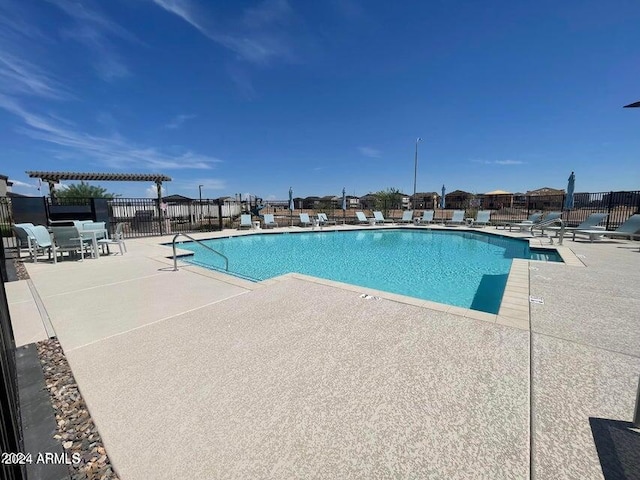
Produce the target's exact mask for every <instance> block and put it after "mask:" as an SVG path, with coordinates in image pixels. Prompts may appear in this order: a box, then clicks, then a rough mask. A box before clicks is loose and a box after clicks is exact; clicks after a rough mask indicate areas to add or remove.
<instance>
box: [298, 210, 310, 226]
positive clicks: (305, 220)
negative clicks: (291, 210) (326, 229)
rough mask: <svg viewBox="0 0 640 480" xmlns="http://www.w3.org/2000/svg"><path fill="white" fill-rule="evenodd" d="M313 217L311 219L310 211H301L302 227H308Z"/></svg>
mask: <svg viewBox="0 0 640 480" xmlns="http://www.w3.org/2000/svg"><path fill="white" fill-rule="evenodd" d="M311 223H312V222H311V219H309V214H308V213H301V214H300V226H301V227H308V226H309V225H311Z"/></svg>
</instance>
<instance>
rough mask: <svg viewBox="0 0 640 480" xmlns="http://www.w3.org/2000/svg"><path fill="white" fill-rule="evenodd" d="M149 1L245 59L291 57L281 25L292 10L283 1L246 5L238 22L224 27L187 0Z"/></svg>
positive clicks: (263, 61)
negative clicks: (248, 6) (252, 5)
mask: <svg viewBox="0 0 640 480" xmlns="http://www.w3.org/2000/svg"><path fill="white" fill-rule="evenodd" d="M152 1H153V2H154V3H155V4H156V5H158V6H159V7H161V8H163V9H164V10H166V11H168V12H170V13H173V14H174V15H176V16H178V17H180V18H181V19H183V20H184V21H185V22H187V23H189V24H190V25H191V26H192V27H194V28H195V29H197V30H198V31H199V32H200V33H202V34H203V35H204V36H206V37H207V38H209V39H210V40H212V41H214V42H216V43H217V44H219V45H221V46H223V47H224V48H227V49H228V50H231V51H232V52H234V53H235V54H237V55H238V57H239V58H241V59H242V60H245V61H247V62H250V63H254V64H268V63H270V62H271V61H272V60H274V59H289V60H290V59H291V58H292V57H293V53H292V45H293V41H292V39H291V38H290V36H289V35H288V34H287V33H286V31H285V30H284V29H283V28H282V27H283V26H284V25H286V24H287V23H288V22H289V21H291V20H292V13H293V12H292V9H291V7H290V6H289V4H288V2H287V1H286V0H266V1H264V2H262V3H261V4H260V5H258V6H256V7H252V8H247V9H245V10H244V12H243V15H242V16H241V20H240V21H235V22H227V24H228V26H226V27H224V28H223V27H221V26H219V25H214V23H213V21H212V20H211V19H210V18H209V17H208V16H207V14H205V13H204V12H203V11H201V10H199V9H198V7H197V6H196V5H195V3H194V2H192V1H190V0H152Z"/></svg>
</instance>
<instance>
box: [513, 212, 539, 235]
mask: <svg viewBox="0 0 640 480" xmlns="http://www.w3.org/2000/svg"><path fill="white" fill-rule="evenodd" d="M541 218H542V213H532V214H531V215H529V218H527V219H526V220H525V221H523V222H516V223H507V224H506V225H505V227H506V226H508V227H509V231H511V228H512V227H518V228H519V229H520V231H521V232H524V231H525V230H531V227H532V226H533V225H535V224H536V223H539V222H540V219H541Z"/></svg>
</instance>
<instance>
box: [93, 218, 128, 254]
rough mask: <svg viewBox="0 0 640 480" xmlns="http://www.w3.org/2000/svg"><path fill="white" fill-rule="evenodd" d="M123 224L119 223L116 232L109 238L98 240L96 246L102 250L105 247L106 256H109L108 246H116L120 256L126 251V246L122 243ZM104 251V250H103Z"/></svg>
mask: <svg viewBox="0 0 640 480" xmlns="http://www.w3.org/2000/svg"><path fill="white" fill-rule="evenodd" d="M123 230H124V223H119V224H117V225H116V231H115V232H114V233H113V235H111V238H103V239H100V240H98V245H102V247H103V248H104V247H105V246H106V247H107V254H108V255H111V251H110V250H109V245H118V247H119V248H120V255H124V254H125V252H126V251H127V245H125V243H124V232H123ZM103 251H104V250H103Z"/></svg>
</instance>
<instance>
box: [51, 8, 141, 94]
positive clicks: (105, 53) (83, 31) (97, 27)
mask: <svg viewBox="0 0 640 480" xmlns="http://www.w3.org/2000/svg"><path fill="white" fill-rule="evenodd" d="M49 1H50V3H53V5H55V6H56V7H58V8H60V9H61V10H62V11H63V12H65V13H66V14H67V15H68V16H69V17H71V18H72V19H73V20H74V27H73V28H67V29H63V30H62V31H61V33H62V35H63V36H64V37H67V38H70V39H72V40H74V41H77V42H78V43H80V44H81V45H82V46H84V47H86V48H87V49H89V51H90V52H91V62H92V64H93V67H94V69H95V71H96V73H97V74H98V75H99V76H100V77H101V78H102V79H103V80H105V81H112V80H116V79H119V78H123V77H127V76H129V75H131V72H130V70H129V68H128V67H127V65H126V64H125V63H124V61H123V60H122V58H121V57H120V56H119V55H118V54H117V53H116V51H115V48H114V47H113V43H112V41H111V40H110V37H115V38H118V39H120V40H125V41H127V42H130V43H136V44H141V42H140V41H139V40H138V39H137V38H136V37H135V35H133V34H132V33H130V32H128V31H127V30H126V29H124V28H122V27H121V26H120V25H118V24H117V23H115V22H113V21H112V20H111V19H110V18H109V17H108V16H107V15H106V14H104V13H102V12H100V10H99V9H98V6H97V5H96V4H95V3H92V2H88V1H85V2H82V3H80V2H71V1H68V0H55V1H53V0H49Z"/></svg>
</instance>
